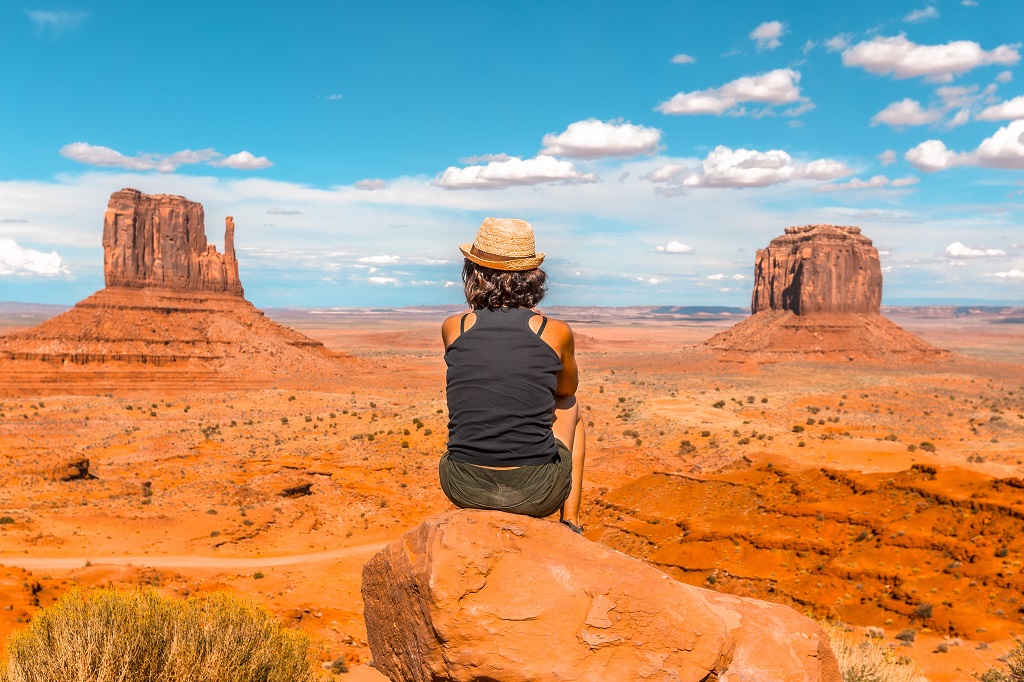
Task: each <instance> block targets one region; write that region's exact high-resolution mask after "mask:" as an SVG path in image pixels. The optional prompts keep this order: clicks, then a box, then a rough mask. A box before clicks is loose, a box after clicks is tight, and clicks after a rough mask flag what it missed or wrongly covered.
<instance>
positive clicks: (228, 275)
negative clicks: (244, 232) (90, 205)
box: [103, 189, 243, 296]
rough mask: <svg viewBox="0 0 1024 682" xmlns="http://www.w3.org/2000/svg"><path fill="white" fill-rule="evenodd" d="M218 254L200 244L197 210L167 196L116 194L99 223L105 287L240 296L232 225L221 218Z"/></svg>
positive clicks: (203, 234) (203, 240)
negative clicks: (223, 224) (221, 246)
mask: <svg viewBox="0 0 1024 682" xmlns="http://www.w3.org/2000/svg"><path fill="white" fill-rule="evenodd" d="M226 222H227V225H226V230H225V236H224V253H223V254H220V253H217V249H216V248H215V247H214V246H213V245H212V244H207V243H206V227H205V225H204V222H203V206H202V204H199V203H197V202H195V201H189V200H188V199H186V198H185V197H179V196H172V195H170V194H156V195H149V194H143V193H142V192H140V191H139V190H137V189H122V190H121V191H119V192H114V193H113V194H112V195H111V196H110V203H109V204H108V205H107V212H106V214H105V215H104V217H103V273H104V276H105V278H106V284H107V286H108V287H130V288H135V289H138V288H143V287H159V288H163V289H172V290H174V291H212V292H223V293H229V294H234V295H236V296H242V295H243V294H242V283H241V282H240V281H239V279H238V261H237V259H236V258H235V223H234V221H233V220H232V219H231V217H228V218H227V221H226Z"/></svg>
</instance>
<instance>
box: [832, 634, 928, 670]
mask: <svg viewBox="0 0 1024 682" xmlns="http://www.w3.org/2000/svg"><path fill="white" fill-rule="evenodd" d="M822 627H824V628H825V632H827V633H828V636H829V639H830V640H831V643H832V651H833V652H835V655H836V660H837V661H839V674H840V675H841V676H842V678H843V682H927V679H928V678H926V677H925V676H924V675H922V674H921V671H920V670H918V669H917V667H916V666H914V665H913V664H912V663H910V662H909V661H908V660H907V659H905V658H901V657H897V656H896V655H895V654H894V653H893V652H892V650H891V649H890V648H889V647H888V646H886V644H885V642H884V641H883V640H878V639H871V638H859V637H857V636H856V635H854V634H853V633H852V632H846V630H845V629H844V628H843V626H842V625H841V624H835V623H823V624H822Z"/></svg>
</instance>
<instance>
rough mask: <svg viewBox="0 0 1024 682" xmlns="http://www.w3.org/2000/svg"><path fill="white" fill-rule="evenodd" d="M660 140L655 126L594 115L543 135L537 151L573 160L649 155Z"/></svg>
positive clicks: (659, 134) (659, 133) (654, 150)
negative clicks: (599, 117)
mask: <svg viewBox="0 0 1024 682" xmlns="http://www.w3.org/2000/svg"><path fill="white" fill-rule="evenodd" d="M660 143H661V131H660V130H658V129H657V128H647V127H645V126H639V125H633V124H631V123H625V122H623V121H608V122H602V121H599V120H597V119H596V118H590V119H587V120H586V121H576V122H575V123H570V124H569V127H568V128H566V129H565V132H562V133H559V134H557V135H556V134H554V133H548V134H547V135H545V136H544V139H543V141H542V144H543V145H544V149H542V150H541V154H549V155H551V156H568V157H570V158H575V159H599V158H602V157H606V156H637V155H639V154H653V153H654V152H656V151H658V145H659V144H660Z"/></svg>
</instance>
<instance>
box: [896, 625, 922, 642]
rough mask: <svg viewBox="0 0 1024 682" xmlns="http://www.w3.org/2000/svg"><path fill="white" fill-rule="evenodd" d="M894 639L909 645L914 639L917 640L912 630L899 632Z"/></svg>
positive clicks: (915, 632) (914, 631)
mask: <svg viewBox="0 0 1024 682" xmlns="http://www.w3.org/2000/svg"><path fill="white" fill-rule="evenodd" d="M896 639H898V640H900V641H901V642H903V643H904V644H910V643H911V642H913V641H914V640H915V639H917V631H916V630H913V629H912V628H907V629H905V630H900V633H899V634H898V635H896Z"/></svg>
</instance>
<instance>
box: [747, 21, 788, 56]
mask: <svg viewBox="0 0 1024 682" xmlns="http://www.w3.org/2000/svg"><path fill="white" fill-rule="evenodd" d="M785 33H786V25H785V24H783V23H782V22H781V21H766V22H764V23H763V24H760V25H758V27H757V28H755V29H754V30H753V31H751V32H750V39H751V40H753V41H754V43H755V44H756V45H757V49H758V50H774V49H775V48H777V47H778V46H779V45H782V41H781V40H779V38H781V37H782V36H783V35H784V34H785Z"/></svg>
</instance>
